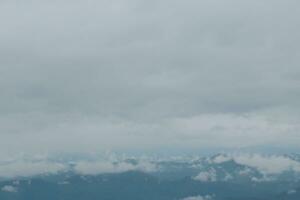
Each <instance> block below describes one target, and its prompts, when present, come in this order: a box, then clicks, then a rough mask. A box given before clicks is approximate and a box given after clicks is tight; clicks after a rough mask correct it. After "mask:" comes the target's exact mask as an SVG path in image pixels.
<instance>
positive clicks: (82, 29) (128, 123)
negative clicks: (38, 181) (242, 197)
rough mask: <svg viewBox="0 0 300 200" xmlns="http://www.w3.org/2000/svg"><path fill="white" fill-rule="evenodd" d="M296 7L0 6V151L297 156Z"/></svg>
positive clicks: (209, 2) (129, 0)
mask: <svg viewBox="0 0 300 200" xmlns="http://www.w3.org/2000/svg"><path fill="white" fill-rule="evenodd" d="M299 6H300V3H299V1H296V0H290V1H279V0H260V1H259V0H254V1H238V0H229V1H226V2H222V1H216V0H204V1H197V0H189V1H179V0H175V1H174V0H172V1H170V0H166V1H156V0H154V1H151V2H149V1H137V0H126V1H124V0H122V1H121V0H115V1H107V0H101V1H96V0H89V1H83V0H76V1H69V0H64V1H48V0H42V1H37V0H30V1H26V3H24V2H18V1H8V0H4V1H1V3H0V24H1V27H0V29H1V31H0V44H1V45H0V91H1V98H0V152H2V154H4V155H7V154H8V153H11V154H13V153H19V152H26V153H31V154H37V153H40V152H51V153H56V152H95V151H103V150H106V149H113V150H125V149H126V150H148V151H149V150H150V151H155V150H154V149H170V148H174V149H199V148H236V147H240V148H243V147H251V146H261V145H262V146H264V145H269V146H284V147H298V146H299V144H300V137H299V131H300V127H299V124H300V123H299V122H300V116H299V111H300V110H299V108H300V106H299V102H300V100H299V91H300V90H299V89H300V88H299V86H300V84H299V81H300V68H299V53H300V51H299V46H300V41H299V34H300V33H299V32H300V28H299V27H300V26H299V20H298V19H299V17H300V16H299V12H298V10H297V8H298V7H299Z"/></svg>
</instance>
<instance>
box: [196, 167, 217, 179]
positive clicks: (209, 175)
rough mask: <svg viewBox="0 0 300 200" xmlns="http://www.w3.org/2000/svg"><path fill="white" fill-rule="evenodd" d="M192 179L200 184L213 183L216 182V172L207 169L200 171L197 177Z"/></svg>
mask: <svg viewBox="0 0 300 200" xmlns="http://www.w3.org/2000/svg"><path fill="white" fill-rule="evenodd" d="M193 179H194V180H197V181H201V182H214V181H216V180H217V174H216V170H214V169H209V170H207V171H202V172H200V173H199V174H198V175H197V176H195V177H193Z"/></svg>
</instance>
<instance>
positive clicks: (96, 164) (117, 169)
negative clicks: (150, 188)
mask: <svg viewBox="0 0 300 200" xmlns="http://www.w3.org/2000/svg"><path fill="white" fill-rule="evenodd" d="M74 169H75V171H76V172H77V173H79V174H83V175H97V174H103V173H121V172H126V171H132V170H135V171H144V172H152V171H155V170H156V165H154V164H152V163H149V162H139V163H138V164H131V163H127V162H111V161H93V162H91V161H89V162H87V161H81V162H78V163H77V164H76V166H75V168H74Z"/></svg>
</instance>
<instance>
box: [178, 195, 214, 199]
mask: <svg viewBox="0 0 300 200" xmlns="http://www.w3.org/2000/svg"><path fill="white" fill-rule="evenodd" d="M182 200H213V197H212V196H211V195H205V196H201V195H198V196H190V197H185V198H183V199H182Z"/></svg>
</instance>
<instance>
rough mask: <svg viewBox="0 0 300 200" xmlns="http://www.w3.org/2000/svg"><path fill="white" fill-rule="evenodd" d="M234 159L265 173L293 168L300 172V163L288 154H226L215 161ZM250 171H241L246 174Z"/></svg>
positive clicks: (274, 172)
mask: <svg viewBox="0 0 300 200" xmlns="http://www.w3.org/2000/svg"><path fill="white" fill-rule="evenodd" d="M228 160H234V161H235V162H236V163H238V164H241V165H246V166H249V167H253V168H256V169H258V170H259V171H260V172H262V173H264V174H278V173H281V172H283V171H287V170H293V171H295V172H300V163H299V162H297V161H295V160H293V159H291V158H289V157H286V156H279V155H261V154H226V155H220V156H218V157H216V158H215V159H214V160H213V162H215V163H222V162H225V161H228ZM247 172H249V170H247V169H246V171H241V172H240V173H242V174H244V173H247Z"/></svg>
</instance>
